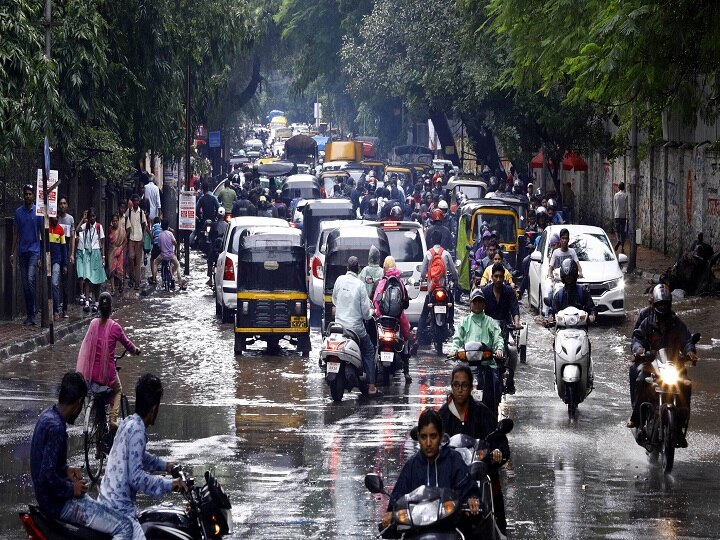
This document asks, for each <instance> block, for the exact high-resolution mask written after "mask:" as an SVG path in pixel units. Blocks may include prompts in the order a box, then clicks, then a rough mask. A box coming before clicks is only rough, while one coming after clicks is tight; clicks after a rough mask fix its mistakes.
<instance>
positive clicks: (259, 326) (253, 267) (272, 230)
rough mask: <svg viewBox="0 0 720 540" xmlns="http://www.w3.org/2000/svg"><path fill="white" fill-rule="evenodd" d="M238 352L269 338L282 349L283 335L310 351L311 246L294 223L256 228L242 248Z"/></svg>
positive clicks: (273, 349) (270, 343) (270, 345)
mask: <svg viewBox="0 0 720 540" xmlns="http://www.w3.org/2000/svg"><path fill="white" fill-rule="evenodd" d="M237 276H238V277H237V308H236V310H235V313H236V314H235V354H242V352H243V351H244V350H245V348H246V347H247V345H250V344H252V343H254V342H255V341H265V342H266V343H267V346H268V351H270V352H276V351H277V350H278V345H279V342H280V340H281V339H287V340H288V341H289V342H290V343H291V344H294V345H296V346H297V350H298V351H299V352H301V353H302V355H303V356H308V355H309V353H310V333H309V332H310V329H309V325H308V316H307V309H308V294H307V281H306V279H305V248H304V246H303V241H302V234H301V232H300V231H299V230H297V229H293V228H288V229H285V228H280V227H252V228H250V229H248V230H247V231H245V232H244V233H243V238H242V240H241V242H240V247H239V249H238V264H237Z"/></svg>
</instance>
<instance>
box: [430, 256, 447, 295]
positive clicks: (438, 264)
mask: <svg viewBox="0 0 720 540" xmlns="http://www.w3.org/2000/svg"><path fill="white" fill-rule="evenodd" d="M430 251H431V252H432V258H431V259H430V265H429V266H428V271H427V280H428V282H429V283H430V289H434V288H436V287H440V286H441V285H442V283H443V281H444V280H445V274H446V273H447V268H445V261H443V257H442V256H443V252H444V250H443V248H442V247H440V248H438V251H435V249H434V248H430Z"/></svg>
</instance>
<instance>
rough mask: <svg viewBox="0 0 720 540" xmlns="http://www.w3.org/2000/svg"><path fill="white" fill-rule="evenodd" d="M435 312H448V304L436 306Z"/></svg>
mask: <svg viewBox="0 0 720 540" xmlns="http://www.w3.org/2000/svg"><path fill="white" fill-rule="evenodd" d="M433 309H434V310H435V313H447V306H435V307H434V308H433Z"/></svg>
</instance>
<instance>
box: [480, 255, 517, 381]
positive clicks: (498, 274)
mask: <svg viewBox="0 0 720 540" xmlns="http://www.w3.org/2000/svg"><path fill="white" fill-rule="evenodd" d="M505 272H507V270H506V269H505V267H504V266H503V265H502V263H495V264H493V265H492V274H491V275H492V277H491V279H492V282H491V283H488V284H487V285H485V286H484V287H483V288H482V289H481V290H482V292H483V296H484V297H485V314H486V315H487V316H488V317H492V318H493V319H495V320H496V321H498V322H499V323H500V322H502V323H510V322H511V321H512V324H513V326H516V327H519V326H520V306H519V305H518V301H517V297H516V296H515V291H514V290H513V288H512V287H511V286H510V285H508V284H507V283H505ZM501 329H502V325H501ZM503 340H505V344H506V345H507V344H508V331H505V332H503ZM509 352H510V351H509V350H508V353H509ZM507 367H508V377H507V380H506V381H505V392H506V393H507V394H514V393H515V369H516V368H517V355H516V354H508V365H507Z"/></svg>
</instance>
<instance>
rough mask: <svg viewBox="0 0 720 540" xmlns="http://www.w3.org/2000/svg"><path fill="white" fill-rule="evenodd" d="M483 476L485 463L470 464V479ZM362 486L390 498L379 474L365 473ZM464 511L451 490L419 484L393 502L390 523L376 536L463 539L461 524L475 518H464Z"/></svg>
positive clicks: (485, 471)
mask: <svg viewBox="0 0 720 540" xmlns="http://www.w3.org/2000/svg"><path fill="white" fill-rule="evenodd" d="M486 476H487V465H486V464H485V463H483V462H480V461H476V462H474V463H473V464H472V465H471V466H470V478H472V479H473V480H476V481H477V480H479V479H481V478H483V477H486ZM365 487H366V488H367V490H368V491H369V492H370V493H372V494H374V495H385V496H387V497H390V493H389V492H388V490H387V489H386V488H385V485H384V483H383V479H382V477H381V476H380V475H377V474H367V475H365ZM466 513H467V507H466V506H464V505H461V504H460V500H459V498H458V495H457V493H456V492H455V491H454V490H452V489H448V488H438V487H429V486H420V487H419V488H417V489H415V490H413V491H411V492H410V493H408V494H407V495H403V496H402V497H400V498H399V499H398V500H397V501H396V502H395V504H394V509H393V513H392V523H391V524H390V525H389V526H388V527H385V528H384V529H382V530H381V531H380V534H378V535H377V536H376V538H403V539H404V538H408V539H409V538H413V539H417V540H421V539H425V540H455V539H461V540H464V539H465V538H466V536H465V534H463V530H464V529H465V527H463V523H464V522H465V520H467V521H469V522H473V521H476V519H477V518H476V516H467V517H466V516H465V515H464V514H466Z"/></svg>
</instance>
